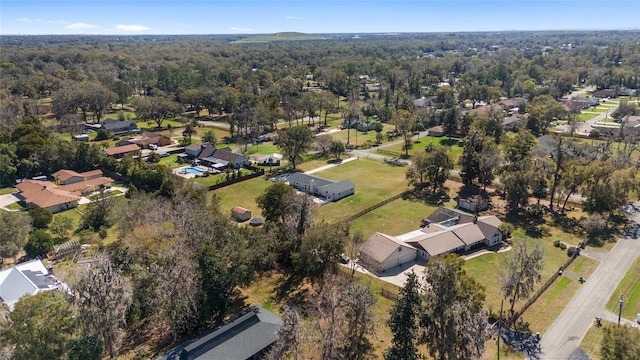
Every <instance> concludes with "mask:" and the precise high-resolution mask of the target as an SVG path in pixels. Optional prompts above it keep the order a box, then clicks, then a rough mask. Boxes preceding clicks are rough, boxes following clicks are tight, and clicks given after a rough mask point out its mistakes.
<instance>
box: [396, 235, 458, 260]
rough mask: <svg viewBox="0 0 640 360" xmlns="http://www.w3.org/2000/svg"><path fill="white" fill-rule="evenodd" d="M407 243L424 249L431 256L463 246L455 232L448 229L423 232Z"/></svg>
mask: <svg viewBox="0 0 640 360" xmlns="http://www.w3.org/2000/svg"><path fill="white" fill-rule="evenodd" d="M407 243H409V244H411V245H413V246H415V247H417V248H419V249H422V250H424V251H426V252H427V253H429V255H431V256H437V255H441V254H446V253H448V252H451V251H453V250H454V249H457V248H460V247H464V246H465V243H464V242H463V241H462V240H460V238H459V237H458V236H457V235H456V234H454V233H453V232H452V231H448V230H443V231H439V232H435V233H431V234H425V235H424V236H421V237H419V238H415V239H412V240H409V241H407Z"/></svg>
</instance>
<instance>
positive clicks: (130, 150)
mask: <svg viewBox="0 0 640 360" xmlns="http://www.w3.org/2000/svg"><path fill="white" fill-rule="evenodd" d="M102 151H103V152H104V153H105V154H107V156H110V157H113V158H116V159H120V158H122V157H124V156H125V155H126V154H137V153H138V152H139V151H140V147H139V146H138V145H136V144H129V145H124V146H116V147H114V148H109V149H104V150H102Z"/></svg>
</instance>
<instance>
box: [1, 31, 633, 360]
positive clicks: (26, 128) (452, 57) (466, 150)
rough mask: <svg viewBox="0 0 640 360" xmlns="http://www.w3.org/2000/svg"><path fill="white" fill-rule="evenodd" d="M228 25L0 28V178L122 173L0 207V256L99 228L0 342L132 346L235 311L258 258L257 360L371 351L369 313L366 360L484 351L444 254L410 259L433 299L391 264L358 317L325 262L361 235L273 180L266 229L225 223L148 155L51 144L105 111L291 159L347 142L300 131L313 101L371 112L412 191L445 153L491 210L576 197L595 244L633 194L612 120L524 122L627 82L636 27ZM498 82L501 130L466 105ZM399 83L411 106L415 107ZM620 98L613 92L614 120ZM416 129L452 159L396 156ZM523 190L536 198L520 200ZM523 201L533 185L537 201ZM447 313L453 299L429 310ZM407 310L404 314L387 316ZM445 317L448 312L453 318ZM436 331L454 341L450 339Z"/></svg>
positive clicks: (473, 300)
mask: <svg viewBox="0 0 640 360" xmlns="http://www.w3.org/2000/svg"><path fill="white" fill-rule="evenodd" d="M241 38H242V37H241V36H237V35H234V36H223V35H219V36H204V35H203V36H142V35H141V36H117V37H116V36H0V50H1V51H0V185H1V186H2V187H10V186H12V185H14V184H15V181H16V179H23V178H32V177H34V176H41V175H45V176H50V175H51V174H52V173H54V172H56V171H58V170H60V169H73V170H75V171H86V170H91V169H95V168H101V169H103V170H106V171H109V172H110V173H114V174H119V176H121V177H122V178H124V179H125V180H126V182H127V188H128V192H127V194H126V197H125V196H122V197H119V198H108V197H102V194H99V195H98V196H99V197H98V201H94V202H92V203H91V204H89V205H88V206H87V207H86V209H84V210H83V214H82V218H81V220H80V223H79V224H78V226H77V227H73V226H71V225H69V224H68V221H67V220H65V219H64V217H56V218H55V220H53V219H52V217H51V214H46V210H44V214H43V212H42V211H41V210H42V209H29V211H25V212H5V211H1V210H0V227H2V228H4V229H2V230H0V248H1V249H0V258H13V257H16V256H18V257H19V256H25V258H35V257H36V256H42V255H43V254H45V253H47V251H50V250H51V249H52V247H53V245H54V243H61V242H65V241H67V240H69V239H70V238H71V237H81V238H90V237H91V236H93V235H96V236H99V237H100V238H101V239H104V238H105V237H106V234H107V231H110V232H113V233H116V234H117V235H116V236H115V237H116V239H115V241H112V242H111V243H110V244H108V245H104V246H102V245H100V246H99V252H97V253H96V259H98V260H95V261H96V263H97V265H96V266H95V268H94V269H93V270H86V269H82V268H78V269H76V270H72V271H70V272H73V275H71V276H70V277H71V281H70V286H71V288H72V290H73V296H66V295H64V294H57V295H56V296H43V295H42V294H40V295H37V296H33V297H31V299H25V300H21V301H20V303H19V304H18V305H17V306H16V308H15V311H13V312H11V313H10V314H9V315H6V318H7V319H9V320H10V321H8V322H3V323H2V324H3V325H1V326H2V327H0V330H3V333H2V338H1V339H2V341H3V342H2V343H0V348H1V347H2V345H7V344H11V345H12V346H5V348H3V350H5V351H6V354H5V355H6V356H7V358H10V356H13V358H15V359H26V358H31V359H60V358H69V359H99V358H101V357H102V356H109V357H112V358H114V357H117V356H118V355H120V354H124V353H126V354H129V355H130V354H131V353H133V352H139V354H144V356H145V357H150V356H153V355H156V354H159V353H160V352H161V351H163V350H166V349H167V348H168V347H170V346H171V345H175V344H177V343H179V342H180V341H181V340H183V339H185V338H187V337H188V336H190V335H192V334H194V333H196V332H198V331H200V330H202V329H206V328H208V327H210V326H212V325H215V324H219V323H221V322H223V321H224V320H226V319H228V318H229V317H230V316H233V315H235V314H238V313H240V312H241V311H242V310H243V309H245V308H246V306H247V305H249V304H246V303H245V298H244V297H243V294H242V292H241V290H242V289H244V288H246V287H249V286H253V285H254V284H255V283H256V281H257V280H259V279H261V276H262V275H264V274H277V278H278V284H277V286H276V288H277V289H278V293H277V294H276V295H275V296H276V297H277V298H278V301H280V302H282V303H285V304H286V305H285V306H284V307H283V309H282V310H281V311H280V313H281V314H282V316H283V318H284V324H285V327H284V328H285V330H286V331H285V330H283V331H282V332H281V333H279V340H278V342H277V343H276V346H274V348H273V349H272V352H271V353H270V354H269V356H270V358H272V359H280V358H283V359H296V358H305V359H314V358H318V359H320V358H321V359H369V358H374V355H373V353H374V348H375V346H376V345H375V344H374V342H375V336H376V335H375V334H376V331H381V330H379V328H380V327H384V329H385V330H382V331H387V332H388V331H391V332H392V333H393V342H392V343H391V344H385V346H387V345H388V349H387V350H385V351H384V357H385V359H412V358H416V359H417V358H419V357H418V354H419V353H423V354H426V353H429V354H430V355H431V356H432V357H433V358H440V359H463V358H464V359H467V358H479V357H481V356H482V354H483V353H484V346H485V345H484V343H485V340H488V339H489V337H488V334H487V330H486V324H487V321H488V320H487V317H488V316H491V317H492V318H493V319H494V321H495V317H496V314H495V313H493V314H491V313H487V311H486V310H485V309H483V301H484V297H485V295H484V289H483V288H482V286H480V285H478V284H477V283H476V282H475V280H473V279H472V278H471V277H470V276H469V275H468V274H466V273H465V271H464V269H463V266H462V263H461V262H460V260H459V259H456V258H455V257H444V258H442V259H436V260H434V261H430V262H429V265H428V271H427V273H428V274H430V275H428V276H429V277H428V281H429V283H430V284H432V288H433V289H435V290H434V291H437V294H436V293H435V292H434V291H427V290H426V289H424V288H420V286H419V285H418V284H417V283H416V280H415V279H410V280H409V281H408V282H407V284H406V285H405V287H404V288H403V289H401V290H399V292H400V299H399V300H398V302H397V303H396V304H395V305H394V307H393V311H392V312H391V318H390V319H389V321H388V323H386V324H376V320H375V316H374V315H375V314H374V308H375V303H376V296H374V294H373V292H372V290H371V288H370V286H369V285H368V284H367V283H366V282H363V281H358V279H357V277H355V276H354V274H353V271H351V273H350V274H346V273H345V272H344V271H338V269H339V266H338V262H339V260H340V258H339V255H340V254H342V253H345V252H347V249H348V248H349V247H352V248H357V246H358V245H359V244H361V243H362V241H363V240H364V239H362V234H360V233H358V232H353V231H350V229H349V226H348V224H344V223H341V224H339V225H336V224H328V223H326V222H324V221H320V220H318V221H316V220H315V218H314V208H315V205H314V204H313V202H312V201H310V200H309V199H308V198H307V197H306V196H304V195H300V194H296V193H295V192H294V191H293V190H292V188H290V187H289V186H287V185H284V184H283V183H274V184H273V185H270V186H269V187H268V188H267V189H266V190H265V192H264V193H263V194H262V195H260V196H259V197H258V199H257V200H256V202H257V204H258V205H259V206H260V208H261V209H262V212H263V214H266V216H265V221H266V222H265V225H264V226H262V227H260V228H252V227H239V226H237V225H236V224H234V223H232V222H231V221H229V219H228V216H227V214H226V212H225V211H226V210H223V209H221V207H220V205H219V202H218V200H219V199H217V197H216V195H215V193H214V194H213V195H211V193H209V192H207V189H206V188H205V187H204V186H202V185H201V184H197V183H194V182H190V181H186V180H184V179H182V178H179V177H177V176H175V175H174V174H172V172H171V169H169V168H168V167H166V166H163V165H156V164H154V163H153V162H143V161H141V159H140V157H137V158H134V157H129V156H127V157H125V158H124V159H122V160H120V161H118V160H115V159H113V158H110V157H107V156H106V155H105V154H104V153H103V152H102V151H101V144H100V142H97V141H96V142H93V141H92V142H90V143H86V142H77V141H71V140H70V139H71V137H70V135H77V134H81V133H82V132H83V131H84V129H85V127H84V125H85V124H87V123H88V124H99V123H101V122H103V121H104V120H105V118H106V117H107V114H114V113H118V115H117V116H118V118H119V119H120V120H131V119H136V120H138V121H147V122H148V123H149V124H150V125H149V128H150V129H151V128H155V129H157V130H158V131H160V130H162V131H167V130H168V131H169V133H170V134H171V132H172V131H175V129H172V126H175V125H164V124H166V122H167V121H168V120H170V119H171V120H175V121H177V122H178V123H180V125H179V126H177V127H179V128H180V132H181V133H182V135H183V137H184V139H185V140H184V141H185V143H184V145H188V144H189V142H190V141H191V136H192V135H195V134H196V131H200V132H201V134H200V135H203V138H205V139H207V136H208V139H209V142H213V143H215V140H216V139H215V136H214V135H207V134H206V133H204V130H196V129H197V122H198V120H202V121H204V120H216V121H220V122H223V123H226V124H228V132H229V137H228V139H227V140H228V141H230V142H232V143H234V144H238V145H240V147H242V146H244V148H245V150H246V146H247V144H251V143H253V142H255V139H256V137H257V136H258V135H260V134H265V133H270V132H273V133H276V134H278V136H279V138H278V139H276V140H279V141H280V143H279V144H277V143H276V145H277V146H279V147H280V148H281V149H282V150H283V152H284V153H285V156H286V159H288V160H289V164H290V165H292V167H293V168H294V169H295V167H296V163H297V161H299V160H300V159H301V157H302V155H303V154H305V153H306V152H308V151H310V150H312V147H314V150H317V152H318V153H321V154H323V155H327V156H328V154H331V153H333V154H334V155H336V157H337V158H339V157H340V154H341V153H342V152H344V151H345V150H346V149H352V148H355V147H354V146H353V144H350V143H349V142H348V141H347V144H344V145H346V148H345V146H343V144H342V143H339V142H336V141H333V142H332V141H331V139H327V138H324V140H322V137H319V138H318V140H313V138H312V132H311V130H309V128H308V127H307V125H306V124H305V121H307V122H309V125H311V127H318V126H320V125H321V124H322V122H324V123H325V124H326V122H327V117H328V116H329V115H332V116H334V118H339V119H340V121H341V122H344V123H345V124H347V125H348V126H351V124H352V122H353V121H355V122H358V123H360V122H361V121H362V120H363V119H365V118H366V119H376V121H377V122H379V123H380V125H379V127H380V128H379V129H376V132H378V133H380V132H381V131H382V128H383V126H388V128H389V129H393V130H392V131H390V135H389V136H396V137H400V138H403V139H404V144H403V148H402V150H403V151H404V152H405V157H407V158H410V159H411V160H412V161H413V163H412V165H411V166H410V167H409V169H408V170H407V180H408V181H409V184H410V185H413V186H414V187H415V188H416V189H417V190H416V191H419V192H420V193H421V194H426V195H425V197H427V196H428V195H429V194H431V193H437V192H438V191H440V190H442V187H443V184H444V182H445V181H446V179H447V176H448V174H449V171H450V170H452V169H454V167H457V168H456V169H457V170H459V176H460V179H461V180H462V182H463V183H464V184H465V185H466V186H469V187H472V186H476V187H478V191H480V190H479V189H480V188H483V189H486V187H487V186H489V187H490V186H492V184H493V183H494V181H496V178H499V179H500V183H501V184H502V185H501V186H503V190H504V193H503V195H504V198H505V201H506V203H507V205H508V207H509V209H510V210H511V211H513V212H514V213H518V212H521V213H526V216H530V217H531V218H541V217H542V215H541V214H542V213H543V212H544V211H547V212H552V213H554V214H556V213H557V216H559V217H561V216H563V215H564V212H565V210H566V207H567V203H568V201H569V199H570V197H573V196H580V197H582V198H583V199H584V211H585V213H586V214H587V215H588V217H586V219H585V220H584V221H583V222H582V223H581V224H579V226H578V227H579V228H580V227H581V228H580V229H581V230H580V231H584V234H586V235H588V236H589V238H590V239H591V238H592V239H594V240H596V239H597V238H598V236H599V235H600V234H602V233H606V231H607V230H608V222H607V221H610V220H611V219H614V218H616V216H617V214H616V210H617V209H618V208H619V207H620V206H622V205H624V204H626V203H628V202H629V201H631V200H632V199H633V197H634V196H636V195H635V194H637V189H638V188H639V186H638V185H639V184H640V182H639V181H638V178H639V176H638V174H637V154H636V150H637V147H636V141H635V139H636V138H637V137H636V136H635V135H634V136H626V135H625V136H623V134H622V131H620V134H619V135H618V134H616V135H615V136H612V137H609V138H606V137H603V141H602V142H601V143H598V144H591V143H590V144H584V143H582V144H577V143H575V142H573V140H569V139H568V138H565V137H562V136H556V137H554V142H553V144H552V150H550V152H551V154H548V153H541V152H540V151H539V149H538V148H537V146H536V144H537V143H536V137H537V136H540V135H544V134H547V132H548V130H549V128H550V127H551V126H552V122H554V121H557V120H558V119H561V120H563V121H564V120H565V119H566V120H567V121H568V122H569V125H571V122H577V121H578V120H577V118H576V117H574V115H576V114H571V109H566V108H565V107H563V106H562V104H561V102H560V100H561V98H563V97H564V96H566V95H567V94H569V93H570V92H571V91H573V90H576V89H578V88H581V89H582V88H585V87H590V86H593V87H594V88H595V89H615V90H616V91H617V90H618V89H637V88H638V87H640V32H638V31H610V32H503V33H433V34H422V33H416V34H359V35H358V37H357V38H354V34H325V35H323V39H322V40H309V41H288V42H267V43H236V42H235V41H236V40H241ZM511 98H518V99H522V100H521V101H522V103H519V104H518V105H519V107H520V109H519V110H518V111H519V114H520V115H523V118H524V119H526V121H525V125H523V126H522V127H520V128H518V129H516V130H515V131H514V132H512V133H510V134H508V135H507V131H506V130H505V129H504V128H503V126H502V119H503V118H504V117H505V116H506V115H507V114H506V113H502V112H501V111H498V110H489V111H488V112H484V113H479V112H478V113H476V112H475V111H474V110H476V108H479V107H481V105H482V106H485V107H490V105H491V104H495V103H498V102H499V101H501V100H505V99H511ZM418 99H425V101H427V103H428V106H420V105H417V103H416V100H418ZM524 100H526V101H524ZM625 101H626V100H625ZM125 110H127V112H126V113H125ZM636 113H637V108H636V106H635V105H633V101H630V102H629V103H627V102H624V103H621V105H620V106H619V108H618V110H617V112H616V113H615V114H612V116H614V117H616V118H618V119H622V118H624V117H625V116H629V115H634V114H636ZM303 119H307V120H303ZM171 124H174V123H173V122H172V123H171ZM300 124H303V125H304V126H298V125H300ZM436 125H442V127H443V128H444V131H445V132H446V135H448V136H449V138H451V137H452V136H454V137H457V138H459V139H460V144H461V147H462V150H461V153H462V154H461V156H460V157H459V159H457V161H454V160H452V159H451V158H450V156H449V155H448V153H449V149H448V148H444V147H434V148H430V149H428V150H427V151H426V152H420V154H413V155H410V154H409V150H411V147H412V142H411V135H412V134H414V132H419V131H423V130H425V129H427V128H430V127H433V126H436ZM314 129H315V128H314ZM379 130H380V131H379ZM99 135H100V134H99ZM102 135H103V136H104V139H105V140H106V139H109V138H110V139H112V138H113V136H112V135H113V134H102ZM570 135H571V136H572V135H573V134H572V133H571V134H570ZM592 135H593V134H592ZM314 141H315V144H313V146H312V143H313V142H314ZM327 141H328V142H327ZM377 141H378V142H379V143H381V142H382V141H383V139H382V137H380V138H378V140H377ZM323 142H324V144H323ZM336 143H337V144H336ZM294 146H295V148H294ZM530 197H532V198H536V199H538V201H537V204H534V205H530V203H529V198H530ZM540 199H544V200H545V201H547V200H548V201H547V202H546V203H545V204H546V205H545V206H546V207H547V208H546V210H545V209H543V208H542V206H541V205H540ZM536 205H537V206H536ZM149 209H153V211H149ZM605 219H606V221H605ZM504 230H505V231H509V229H508V227H505V229H504ZM72 231H73V235H70V234H71V233H72ZM23 250H24V252H23ZM353 252H355V251H352V253H353ZM67 265H68V264H67ZM69 266H71V265H69ZM74 269H75V268H74ZM347 273H348V271H347ZM435 274H443V276H441V277H438V276H436V275H435ZM536 275H538V274H533V275H532V277H535V276H536ZM538 277H539V275H538ZM450 284H456V285H455V286H448V285H450ZM504 291H505V293H507V292H508V290H504ZM434 294H436V295H434ZM440 295H441V296H440ZM505 295H506V294H505ZM516 296H517V295H514V300H513V301H512V310H513V304H514V303H515V302H516V300H515V299H516ZM505 297H507V296H505ZM525 297H526V296H525ZM518 300H519V299H518ZM448 307H452V308H455V309H456V311H446V312H443V313H437V312H436V310H434V309H442V308H448ZM34 309H44V310H43V311H36V310H34ZM424 309H431V310H424ZM493 310H494V311H495V309H493ZM54 317H55V319H56V320H55V325H53V326H52V325H51V322H50V321H51V319H53V318H54ZM1 320H3V319H2V318H0V321H1ZM409 323H410V324H413V325H414V326H410V328H411V331H406V325H405V324H409ZM460 323H465V324H468V326H467V328H466V329H464V331H463V330H462V328H463V327H464V326H460V325H459V324H460ZM22 324H28V325H25V326H22ZM452 324H454V325H452ZM455 324H458V325H457V326H456V325H455ZM376 329H378V330H376ZM403 334H404V336H403ZM407 334H408V335H407ZM611 334H613V332H612V333H611ZM436 335H437V336H436ZM611 336H614V335H611ZM619 336H629V337H631V336H633V335H631V334H629V335H625V334H622V335H619ZM38 338H47V339H48V341H47V342H46V343H42V342H39V341H35V339H38ZM461 339H462V340H461ZM4 341H6V343H5V342H4ZM456 341H457V342H456ZM452 342H454V343H456V344H458V346H457V347H455V349H453V350H451V349H450V346H449V347H448V345H447V344H449V345H450V344H451V343H452ZM425 344H426V349H427V350H424V348H425V347H424V345H425ZM378 346H379V345H378ZM418 347H420V348H421V349H422V350H418ZM11 354H13V355H11ZM5 355H3V354H0V358H4V357H3V356H5ZM141 356H142V355H141Z"/></svg>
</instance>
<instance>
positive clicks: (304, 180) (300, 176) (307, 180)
mask: <svg viewBox="0 0 640 360" xmlns="http://www.w3.org/2000/svg"><path fill="white" fill-rule="evenodd" d="M287 180H288V181H289V183H291V182H297V183H300V184H303V185H307V186H311V182H312V181H313V186H315V187H316V188H319V187H322V186H326V185H329V184H332V183H333V181H331V180H327V179H323V178H321V177H317V176H313V175H308V174H305V173H293V174H291V176H289V177H288V178H287Z"/></svg>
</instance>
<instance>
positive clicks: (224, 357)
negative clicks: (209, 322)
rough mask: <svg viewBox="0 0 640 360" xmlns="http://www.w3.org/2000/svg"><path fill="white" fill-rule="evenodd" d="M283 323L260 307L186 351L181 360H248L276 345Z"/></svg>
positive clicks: (184, 350)
mask: <svg viewBox="0 0 640 360" xmlns="http://www.w3.org/2000/svg"><path fill="white" fill-rule="evenodd" d="M281 326H282V320H281V319H280V318H279V317H277V316H276V315H274V314H272V313H271V312H269V311H267V310H265V309H263V308H262V307H260V306H254V307H252V308H251V309H250V310H249V311H248V312H246V313H245V314H243V315H241V316H240V317H238V318H236V319H233V320H231V321H229V322H227V323H225V324H224V325H222V326H220V327H218V328H216V329H214V330H213V331H212V332H210V333H208V334H206V335H205V336H203V337H201V338H200V339H198V340H196V341H194V342H192V343H191V344H189V345H187V346H185V347H184V349H183V350H182V352H181V353H180V360H192V359H207V360H246V359H248V358H250V357H251V356H253V355H254V354H256V353H259V352H260V351H262V350H263V349H265V348H267V347H269V346H270V345H271V344H273V343H274V342H275V341H276V335H277V332H278V330H279V329H280V327H281Z"/></svg>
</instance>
